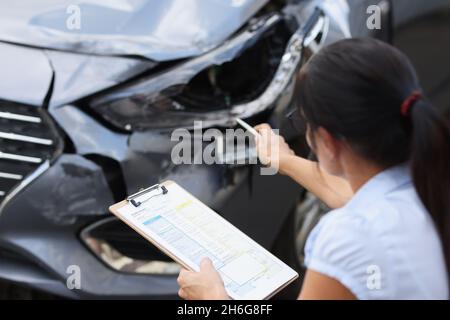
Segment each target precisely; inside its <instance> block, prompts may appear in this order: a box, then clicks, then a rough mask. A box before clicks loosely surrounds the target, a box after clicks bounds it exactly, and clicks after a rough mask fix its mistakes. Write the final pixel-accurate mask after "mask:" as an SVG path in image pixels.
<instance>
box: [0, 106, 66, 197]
mask: <svg viewBox="0 0 450 320" xmlns="http://www.w3.org/2000/svg"><path fill="white" fill-rule="evenodd" d="M61 147H62V142H61V139H60V138H59V135H58V134H57V129H56V127H55V125H54V124H53V122H52V121H51V119H50V117H49V115H48V114H47V113H46V111H45V110H44V109H43V108H39V107H33V106H27V105H22V104H17V103H13V102H9V101H3V100H0V202H3V200H4V199H5V197H6V196H7V195H8V194H9V193H10V192H12V190H14V189H15V188H16V187H17V186H18V185H20V184H21V183H22V184H23V183H24V182H26V179H27V177H29V176H30V175H31V174H32V173H33V172H35V171H36V170H37V169H38V168H39V167H41V166H42V165H45V164H48V162H49V161H51V160H52V159H53V158H54V157H55V156H56V154H57V153H58V152H59V151H60V150H61Z"/></svg>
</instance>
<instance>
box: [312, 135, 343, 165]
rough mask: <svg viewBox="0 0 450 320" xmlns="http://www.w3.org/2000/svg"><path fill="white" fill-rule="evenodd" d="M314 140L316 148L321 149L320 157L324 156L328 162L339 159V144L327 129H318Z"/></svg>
mask: <svg viewBox="0 0 450 320" xmlns="http://www.w3.org/2000/svg"><path fill="white" fill-rule="evenodd" d="M315 140H316V144H317V147H318V148H320V149H321V150H320V152H321V153H322V156H325V157H326V158H327V159H328V160H336V159H337V158H339V153H340V148H341V143H340V141H339V140H338V139H336V138H335V137H333V135H331V133H329V132H328V130H327V129H325V128H323V127H319V128H318V129H317V130H316V139H315Z"/></svg>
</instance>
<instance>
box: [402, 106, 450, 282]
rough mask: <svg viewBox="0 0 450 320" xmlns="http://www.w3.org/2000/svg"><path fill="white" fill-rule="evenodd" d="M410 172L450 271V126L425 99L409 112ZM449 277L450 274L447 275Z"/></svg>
mask: <svg viewBox="0 0 450 320" xmlns="http://www.w3.org/2000/svg"><path fill="white" fill-rule="evenodd" d="M410 116H411V122H412V140H411V171H412V178H413V181H414V185H415V188H416V190H417V193H418V195H419V197H420V199H421V200H422V202H423V204H424V206H425V207H426V208H427V210H428V212H429V213H430V215H431V216H432V218H433V220H434V223H435V226H436V229H437V231H438V233H439V235H440V238H441V242H442V246H443V250H444V255H445V262H446V264H447V272H448V271H449V270H450V125H449V123H448V122H446V120H445V118H444V117H443V116H442V115H440V114H439V113H438V111H437V110H436V109H435V108H434V107H433V106H432V105H431V104H430V103H428V101H427V100H425V99H423V98H422V99H418V100H417V101H416V102H415V103H414V107H413V108H412V110H411V112H410ZM449 279H450V276H449Z"/></svg>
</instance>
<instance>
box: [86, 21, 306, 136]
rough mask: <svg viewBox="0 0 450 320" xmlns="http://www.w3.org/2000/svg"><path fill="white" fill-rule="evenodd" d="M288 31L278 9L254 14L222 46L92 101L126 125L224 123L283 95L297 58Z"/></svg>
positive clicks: (105, 114)
mask: <svg viewBox="0 0 450 320" xmlns="http://www.w3.org/2000/svg"><path fill="white" fill-rule="evenodd" d="M292 34H293V31H292V30H291V28H290V27H289V23H287V21H286V20H285V19H283V18H282V17H281V16H279V15H271V16H268V17H265V18H261V19H258V20H256V21H254V22H253V23H250V24H249V26H248V27H247V28H246V29H245V30H243V31H242V32H240V33H239V34H237V35H236V36H235V37H234V38H232V39H230V40H229V41H227V42H226V43H224V44H223V45H222V46H221V47H218V48H216V49H214V50H212V51H210V52H209V53H207V54H205V55H203V56H201V57H197V58H194V59H191V60H188V61H185V62H182V63H180V64H178V65H177V66H175V67H172V68H170V69H167V70H164V71H161V72H160V73H158V74H152V75H150V76H147V77H144V78H142V79H139V80H137V81H134V82H132V83H128V84H125V85H123V86H121V87H118V88H115V89H113V90H111V91H110V92H107V93H105V94H103V95H101V96H98V97H95V98H93V99H92V100H91V101H90V106H91V107H92V108H93V109H94V110H95V111H96V112H97V113H99V114H100V115H101V116H102V117H103V118H104V119H106V120H107V121H108V122H110V123H112V124H113V125H115V126H116V127H118V128H121V129H125V130H145V129H152V128H178V127H185V128H191V127H192V126H193V124H194V120H196V121H204V126H206V127H207V126H226V125H228V124H230V120H231V119H232V118H233V117H235V116H239V117H242V118H247V117H250V116H252V115H254V114H257V113H260V112H262V111H264V110H266V109H267V108H269V107H271V106H273V105H274V102H275V101H276V99H277V98H278V97H280V96H281V94H282V93H283V91H284V90H285V89H286V87H287V86H288V84H289V83H290V82H291V80H292V78H293V74H294V70H295V68H296V67H297V64H298V59H294V58H295V57H294V56H293V54H292V52H291V51H292V50H293V49H292V48H291V47H290V46H289V45H288V44H289V43H290V42H289V41H290V38H291V36H292ZM297 49H298V48H297ZM296 63H297V64H296Z"/></svg>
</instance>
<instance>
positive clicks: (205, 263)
mask: <svg viewBox="0 0 450 320" xmlns="http://www.w3.org/2000/svg"><path fill="white" fill-rule="evenodd" d="M211 269H214V265H213V263H212V261H211V259H209V258H203V260H202V261H201V262H200V271H203V270H205V271H207V270H211ZM214 270H215V269H214Z"/></svg>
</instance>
